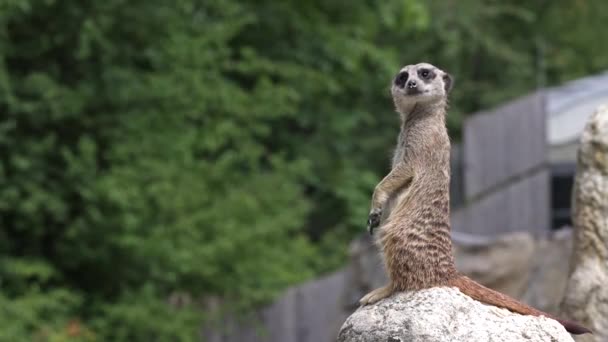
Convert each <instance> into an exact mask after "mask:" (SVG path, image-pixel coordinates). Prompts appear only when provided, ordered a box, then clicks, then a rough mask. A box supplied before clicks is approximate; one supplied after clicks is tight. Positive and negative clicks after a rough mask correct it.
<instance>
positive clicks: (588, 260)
mask: <svg viewBox="0 0 608 342" xmlns="http://www.w3.org/2000/svg"><path fill="white" fill-rule="evenodd" d="M573 196H574V203H573V217H572V219H573V224H574V229H575V233H574V234H575V235H574V251H573V255H572V260H571V269H570V278H569V280H568V285H567V288H566V295H565V297H564V300H563V302H562V315H563V316H564V317H568V318H570V319H574V320H576V321H578V322H579V323H581V324H583V325H585V326H586V327H587V328H590V329H591V330H592V331H593V333H594V335H584V336H581V337H580V338H577V341H608V319H606V317H608V286H607V284H608V107H606V106H602V107H600V108H598V110H597V111H596V112H595V113H593V115H592V116H591V117H590V119H589V121H588V122H587V125H586V126H585V129H584V131H583V134H582V136H581V143H580V146H579V150H578V165H577V171H576V178H575V182H574V195H573Z"/></svg>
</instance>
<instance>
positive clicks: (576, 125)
mask: <svg viewBox="0 0 608 342" xmlns="http://www.w3.org/2000/svg"><path fill="white" fill-rule="evenodd" d="M601 104H608V71H606V72H603V73H601V74H598V75H594V76H589V77H585V78H581V79H578V80H575V81H571V82H568V83H566V84H564V85H562V86H559V87H554V88H549V89H547V91H546V110H547V143H548V144H549V146H550V150H551V151H550V155H549V160H550V161H551V162H554V163H555V162H564V161H566V162H571V161H575V160H576V145H577V144H578V138H579V136H580V134H581V132H582V131H583V128H584V126H585V123H586V122H587V118H589V116H590V115H591V114H592V113H593V111H594V110H595V109H596V108H597V107H598V106H599V105H601Z"/></svg>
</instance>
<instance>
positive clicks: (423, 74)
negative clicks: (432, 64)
mask: <svg viewBox="0 0 608 342" xmlns="http://www.w3.org/2000/svg"><path fill="white" fill-rule="evenodd" d="M435 76H436V75H435V72H434V71H433V70H430V69H420V70H418V77H420V79H422V80H423V81H424V82H425V83H430V82H431V81H432V80H433V79H434V78H435Z"/></svg>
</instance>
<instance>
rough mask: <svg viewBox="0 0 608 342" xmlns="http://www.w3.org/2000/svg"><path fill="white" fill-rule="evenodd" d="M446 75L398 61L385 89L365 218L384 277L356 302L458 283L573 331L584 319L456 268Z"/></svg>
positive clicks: (469, 292) (475, 295) (422, 65)
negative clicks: (378, 155) (376, 172)
mask: <svg viewBox="0 0 608 342" xmlns="http://www.w3.org/2000/svg"><path fill="white" fill-rule="evenodd" d="M452 84H453V81H452V77H451V76H450V75H449V74H448V73H446V72H444V71H442V70H440V69H439V68H437V67H435V66H433V65H431V64H428V63H419V64H415V65H408V66H405V67H404V68H402V69H401V70H400V71H399V73H398V74H397V75H396V76H395V78H394V79H393V82H392V85H391V94H392V97H393V102H394V104H395V107H396V110H397V112H398V113H399V115H400V118H401V131H400V133H399V137H398V142H397V147H396V149H395V152H394V156H393V160H392V168H391V171H390V172H389V173H388V175H387V176H386V177H384V179H382V181H381V182H380V183H378V185H377V186H376V188H375V189H374V193H373V196H372V201H371V211H370V213H369V217H368V221H367V229H368V231H369V232H370V234H373V233H374V229H375V228H376V227H377V234H376V235H377V239H376V242H377V243H378V245H379V246H380V248H381V250H382V253H383V259H384V264H385V268H386V270H387V273H388V278H389V283H388V284H387V285H386V286H384V287H381V288H378V289H376V290H373V291H372V292H370V293H368V294H367V295H365V296H364V297H363V298H362V299H361V300H360V304H361V305H368V304H373V303H375V302H377V301H379V300H381V299H384V298H386V297H389V296H390V295H392V294H393V293H395V292H400V291H415V290H421V289H425V288H430V287H436V286H449V287H457V288H458V289H459V290H460V291H461V292H462V293H464V294H466V295H468V296H470V297H471V298H473V299H475V300H478V301H480V302H483V303H486V304H490V305H494V306H497V307H501V308H505V309H508V310H510V311H513V312H516V313H520V314H524V315H534V316H541V315H542V316H546V317H549V318H552V319H555V320H557V321H558V322H560V323H561V324H562V325H563V326H564V327H565V328H566V330H567V331H568V332H570V333H572V334H583V333H589V332H590V330H588V329H586V328H585V327H583V326H581V325H579V324H577V323H575V322H570V321H566V320H561V319H558V318H556V317H553V316H551V315H549V314H547V313H545V312H542V311H539V310H536V309H534V308H532V307H530V306H527V305H525V304H523V303H521V302H519V301H517V300H515V299H513V298H510V297H508V296H506V295H504V294H502V293H499V292H497V291H494V290H491V289H489V288H487V287H484V286H482V285H481V284H478V283H476V282H475V281H473V280H471V279H470V278H468V277H465V276H463V275H461V274H459V273H458V271H457V270H456V268H455V265H454V256H453V253H452V241H451V237H450V203H449V198H450V194H449V189H450V139H449V136H448V132H447V127H446V113H447V107H448V94H449V93H450V90H451V89H452Z"/></svg>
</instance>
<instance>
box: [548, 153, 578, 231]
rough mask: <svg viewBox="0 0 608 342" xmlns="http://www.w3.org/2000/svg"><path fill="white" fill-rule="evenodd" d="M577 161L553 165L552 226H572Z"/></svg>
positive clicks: (555, 227)
mask: <svg viewBox="0 0 608 342" xmlns="http://www.w3.org/2000/svg"><path fill="white" fill-rule="evenodd" d="M575 169H576V164H575V163H562V164H556V165H552V166H551V227H552V228H553V229H559V228H563V227H564V226H572V218H571V215H572V186H573V185H574V173H575Z"/></svg>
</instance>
